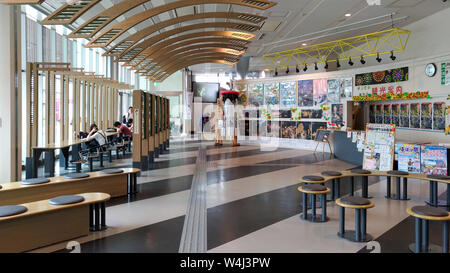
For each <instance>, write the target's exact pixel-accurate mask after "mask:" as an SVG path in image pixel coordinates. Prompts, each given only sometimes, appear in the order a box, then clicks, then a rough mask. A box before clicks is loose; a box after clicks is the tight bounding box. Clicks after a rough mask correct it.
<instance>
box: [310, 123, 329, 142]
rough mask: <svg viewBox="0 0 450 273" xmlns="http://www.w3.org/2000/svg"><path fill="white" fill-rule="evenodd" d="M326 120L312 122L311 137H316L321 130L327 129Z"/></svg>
mask: <svg viewBox="0 0 450 273" xmlns="http://www.w3.org/2000/svg"><path fill="white" fill-rule="evenodd" d="M327 128H328V127H327V123H326V122H313V123H312V124H311V139H316V134H317V132H318V131H319V130H327Z"/></svg>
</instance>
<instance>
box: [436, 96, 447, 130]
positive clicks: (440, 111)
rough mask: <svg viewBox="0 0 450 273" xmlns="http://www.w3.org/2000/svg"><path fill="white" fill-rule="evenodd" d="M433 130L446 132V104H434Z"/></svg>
mask: <svg viewBox="0 0 450 273" xmlns="http://www.w3.org/2000/svg"><path fill="white" fill-rule="evenodd" d="M433 130H439V131H443V130H445V103H444V102H435V103H434V104H433Z"/></svg>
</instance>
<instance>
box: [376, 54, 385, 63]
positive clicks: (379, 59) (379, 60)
mask: <svg viewBox="0 0 450 273" xmlns="http://www.w3.org/2000/svg"><path fill="white" fill-rule="evenodd" d="M376 60H377V61H378V62H379V63H381V61H382V60H383V59H381V58H380V53H377V58H376Z"/></svg>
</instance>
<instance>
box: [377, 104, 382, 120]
mask: <svg viewBox="0 0 450 273" xmlns="http://www.w3.org/2000/svg"><path fill="white" fill-rule="evenodd" d="M375 109H376V112H375V113H376V123H377V124H383V105H381V104H378V105H376V108H375Z"/></svg>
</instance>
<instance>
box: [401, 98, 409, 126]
mask: <svg viewBox="0 0 450 273" xmlns="http://www.w3.org/2000/svg"><path fill="white" fill-rule="evenodd" d="M400 127H404V128H409V104H407V103H404V104H401V105H400Z"/></svg>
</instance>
